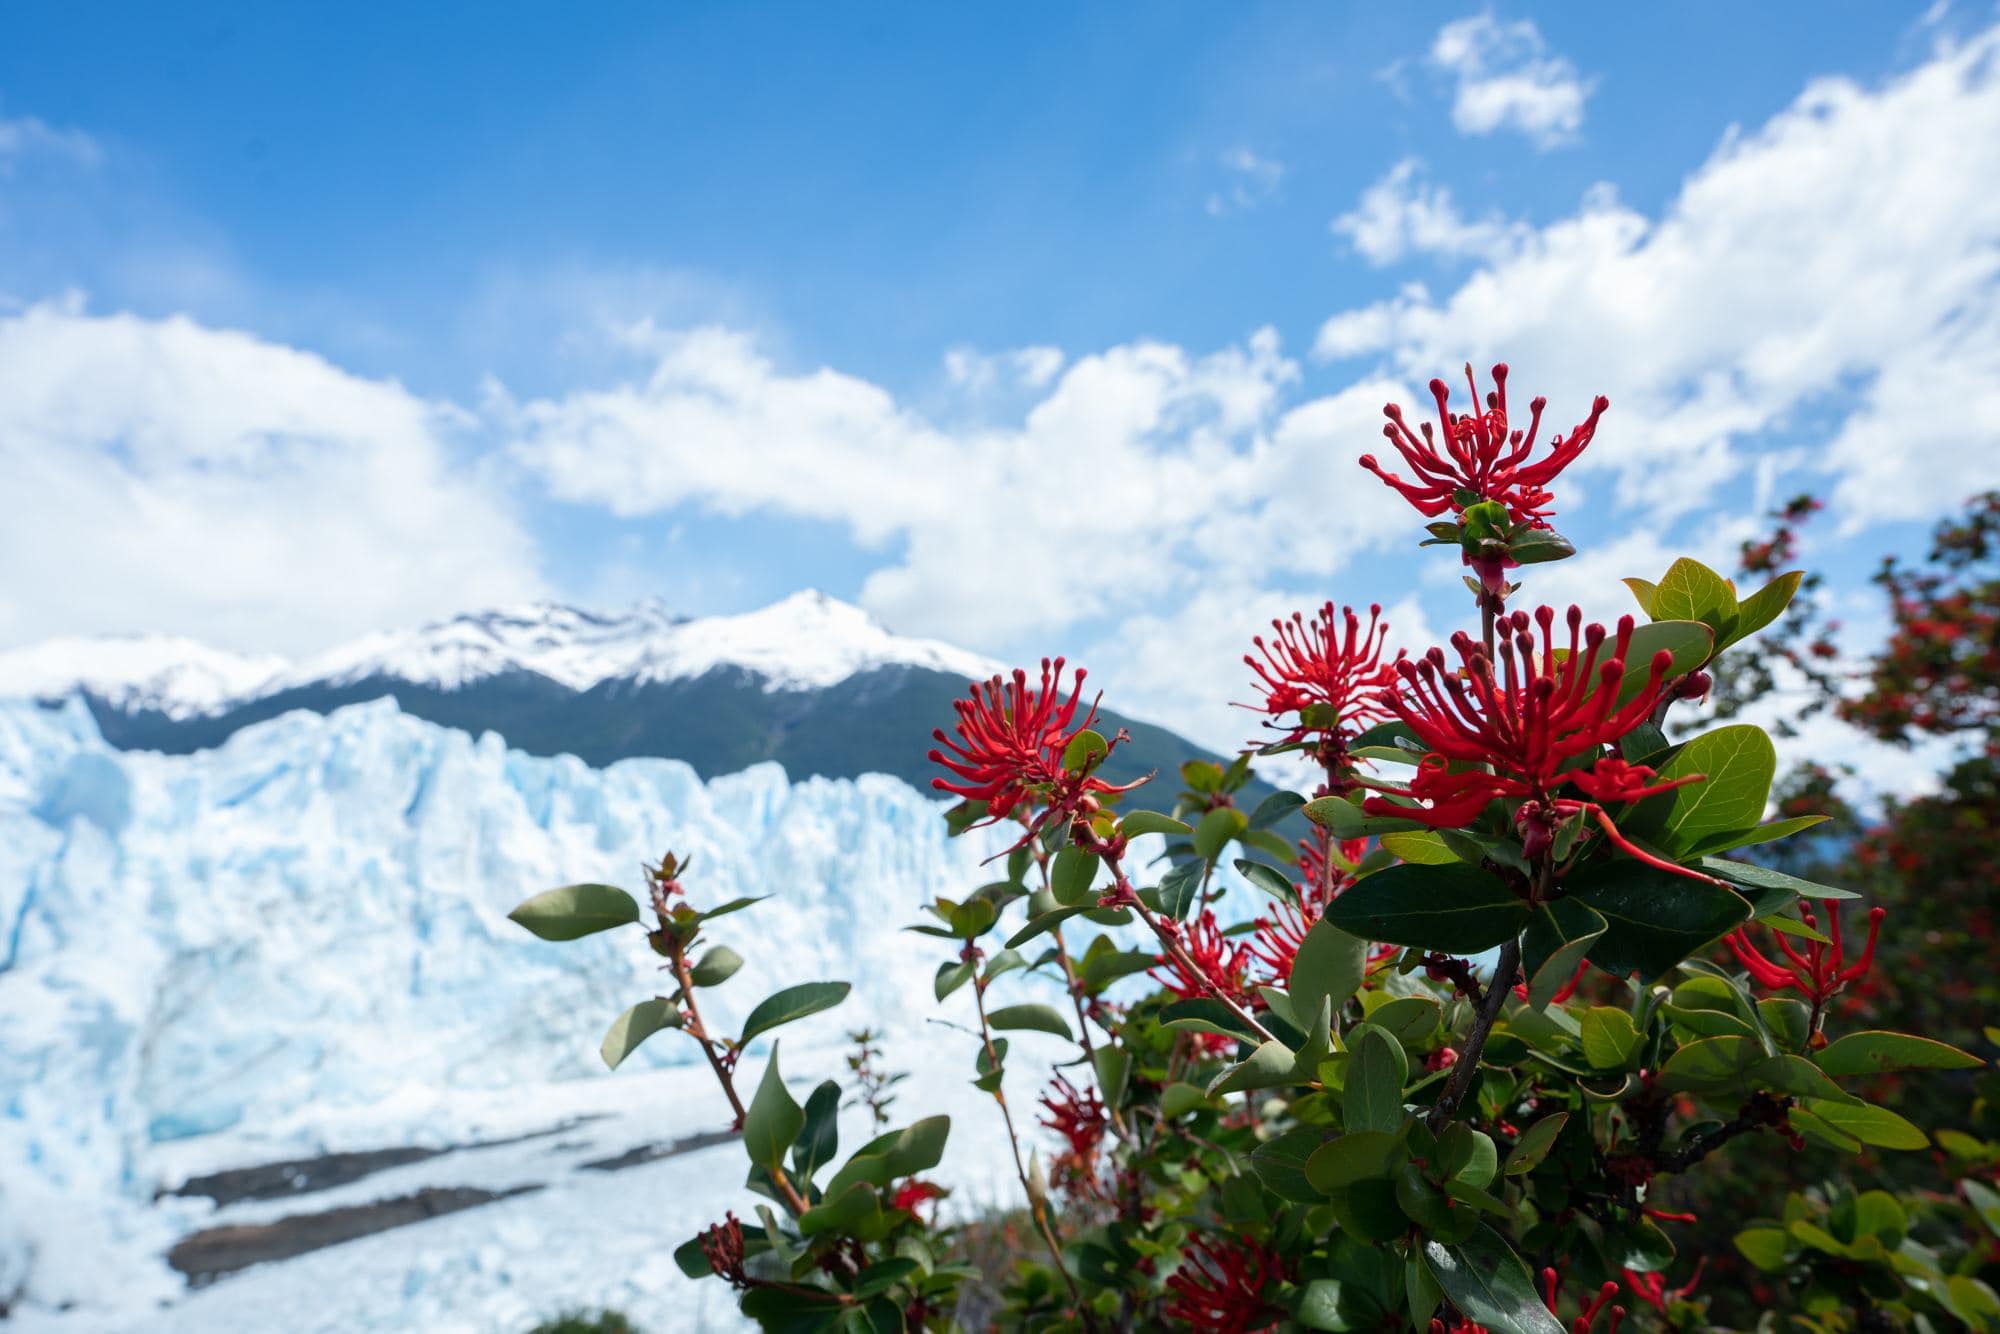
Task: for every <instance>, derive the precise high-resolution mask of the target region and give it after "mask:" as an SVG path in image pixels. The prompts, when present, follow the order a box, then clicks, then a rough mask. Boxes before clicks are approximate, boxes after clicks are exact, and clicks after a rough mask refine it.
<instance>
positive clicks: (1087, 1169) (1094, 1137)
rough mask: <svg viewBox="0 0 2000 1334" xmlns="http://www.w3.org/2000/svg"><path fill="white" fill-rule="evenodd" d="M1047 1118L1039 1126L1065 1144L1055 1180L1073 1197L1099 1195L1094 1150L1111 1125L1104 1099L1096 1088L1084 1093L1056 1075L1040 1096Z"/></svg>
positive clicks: (1095, 1152) (1058, 1162)
mask: <svg viewBox="0 0 2000 1334" xmlns="http://www.w3.org/2000/svg"><path fill="white" fill-rule="evenodd" d="M1041 1104H1042V1106H1043V1107H1045V1108H1046V1109H1048V1113H1049V1114H1048V1115H1047V1116H1045V1117H1043V1118H1042V1119H1041V1124H1042V1125H1044V1126H1046V1127H1048V1128H1049V1129H1050V1130H1053V1131H1055V1132H1056V1133H1057V1134H1058V1135H1061V1136H1062V1137H1063V1139H1064V1141H1065V1142H1066V1144H1067V1145H1068V1147H1067V1148H1066V1149H1065V1150H1064V1151H1063V1153H1062V1155H1061V1156H1060V1157H1059V1158H1058V1159H1057V1160H1056V1163H1055V1178H1056V1180H1057V1182H1058V1183H1060V1184H1061V1185H1063V1186H1064V1187H1066V1188H1067V1189H1068V1190H1069V1191H1070V1192H1071V1193H1072V1194H1081V1195H1095V1194H1097V1193H1098V1181H1097V1149H1098V1146H1099V1145H1100V1144H1102V1143H1103V1142H1104V1132H1105V1129H1106V1127H1108V1126H1109V1125H1110V1124H1111V1119H1110V1117H1109V1116H1108V1115H1107V1114H1106V1113H1105V1110H1104V1100H1103V1099H1102V1098H1100V1097H1099V1096H1098V1095H1097V1091H1096V1090H1095V1089H1092V1090H1090V1091H1089V1092H1085V1091H1084V1090H1081V1089H1079V1088H1077V1086H1076V1085H1074V1084H1072V1083H1070V1082H1069V1079H1068V1078H1067V1077H1066V1076H1063V1075H1057V1076H1056V1077H1055V1079H1054V1080H1053V1081H1052V1082H1051V1083H1050V1084H1049V1090H1048V1092H1046V1093H1044V1094H1043V1095H1042V1096H1041Z"/></svg>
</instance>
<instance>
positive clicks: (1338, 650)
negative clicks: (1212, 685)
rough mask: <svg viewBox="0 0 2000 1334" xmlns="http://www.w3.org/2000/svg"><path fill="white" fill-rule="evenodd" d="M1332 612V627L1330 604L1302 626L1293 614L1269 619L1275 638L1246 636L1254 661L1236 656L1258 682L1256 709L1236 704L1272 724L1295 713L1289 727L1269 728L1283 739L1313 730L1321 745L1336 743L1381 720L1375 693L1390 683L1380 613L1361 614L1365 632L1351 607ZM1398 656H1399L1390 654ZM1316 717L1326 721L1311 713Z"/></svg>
mask: <svg viewBox="0 0 2000 1334" xmlns="http://www.w3.org/2000/svg"><path fill="white" fill-rule="evenodd" d="M1340 615H1341V621H1340V624H1339V625H1336V624H1335V621H1334V614H1333V603H1331V602H1328V603H1327V604H1326V605H1325V606H1323V607H1321V608H1320V609H1319V613H1318V614H1317V615H1316V616H1314V617H1313V618H1312V620H1310V621H1308V620H1306V618H1305V617H1304V616H1303V615H1302V614H1300V613H1299V612H1293V613H1292V618H1291V619H1290V620H1289V621H1285V620H1274V621H1272V622H1271V628H1272V629H1273V630H1274V631H1276V637H1275V638H1274V639H1273V640H1271V641H1270V642H1268V643H1267V642H1265V639H1264V637H1263V636H1262V635H1256V636H1253V637H1252V639H1251V641H1250V642H1251V643H1253V644H1255V645H1256V646H1257V652H1258V653H1261V654H1262V655H1263V659H1264V660H1263V661H1262V662H1259V661H1258V660H1257V658H1256V657H1254V656H1253V655H1251V654H1248V653H1246V654H1244V655H1243V661H1244V662H1245V663H1247V664H1249V667H1250V670H1251V671H1253V672H1255V673H1257V676H1258V679H1259V680H1260V681H1262V682H1263V687H1262V688H1263V692H1264V702H1263V704H1262V705H1261V706H1259V705H1245V706H1244V707H1246V708H1257V709H1259V711H1260V712H1263V713H1266V714H1269V715H1270V716H1271V718H1273V719H1280V718H1284V717H1285V716H1286V715H1288V714H1296V715H1300V716H1298V717H1296V718H1294V719H1293V720H1292V721H1291V722H1289V723H1277V722H1274V723H1273V724H1272V725H1273V726H1277V727H1280V728H1281V729H1282V730H1284V731H1285V733H1286V737H1285V739H1286V740H1287V741H1300V740H1303V739H1305V738H1306V737H1307V736H1308V735H1311V734H1313V733H1318V734H1320V735H1321V736H1322V737H1323V738H1324V740H1325V741H1326V742H1329V743H1331V742H1337V741H1341V740H1345V739H1346V738H1348V737H1351V736H1353V735H1354V734H1355V733H1356V732H1358V731H1360V730H1362V728H1363V727H1364V725H1366V724H1369V723H1374V722H1379V721H1381V720H1382V719H1384V718H1386V717H1387V716H1388V715H1387V714H1386V713H1384V712H1383V711H1382V706H1381V705H1380V703H1378V702H1377V699H1376V694H1377V692H1378V691H1380V690H1381V689H1382V687H1384V686H1388V685H1392V684H1394V682H1395V679H1396V678H1395V664H1394V662H1393V661H1391V662H1387V663H1385V662H1383V661H1382V648H1383V640H1384V638H1386V637H1387V635H1388V633H1389V627H1388V626H1387V625H1384V624H1383V623H1382V608H1381V607H1379V606H1373V607H1370V608H1369V609H1368V629H1367V631H1366V633H1363V631H1362V629H1361V618H1360V617H1359V616H1357V615H1356V614H1355V612H1354V609H1353V608H1352V607H1342V608H1341V609H1340ZM1402 656H1403V655H1402V653H1401V652H1400V651H1399V652H1398V653H1397V654H1396V657H1397V658H1401V657H1402ZM1308 709H1312V710H1314V711H1315V714H1316V717H1315V720H1314V721H1312V722H1310V723H1309V722H1308V721H1307V720H1306V718H1305V717H1304V713H1305V711H1306V710H1308ZM1322 714H1323V715H1326V716H1324V717H1319V716H1317V715H1322Z"/></svg>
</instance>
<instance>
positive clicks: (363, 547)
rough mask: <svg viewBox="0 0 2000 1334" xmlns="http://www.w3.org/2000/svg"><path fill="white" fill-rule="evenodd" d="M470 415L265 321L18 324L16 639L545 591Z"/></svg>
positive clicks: (231, 633)
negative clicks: (226, 326) (221, 326)
mask: <svg viewBox="0 0 2000 1334" xmlns="http://www.w3.org/2000/svg"><path fill="white" fill-rule="evenodd" d="M467 426H468V419H467V418H466V417H465V415H464V414H463V413H460V412H458V411H457V410H455V409H452V408H449V407H446V406H442V405H439V404H434V403H427V402H425V401H423V400H421V399H418V398H416V397H414V396H413V395H411V394H410V393H408V392H407V391H405V390H404V389H402V388H401V387H400V386H398V385H396V384H394V383H392V382H387V381H379V380H367V379H361V378H358V377H356V376H352V375H349V374H347V373H345V372H343V371H341V370H340V369H339V368H338V367H335V366H333V365H330V364H329V363H327V362H325V361H323V360H321V359H320V358H318V357H315V356H312V355H309V354H307V353H303V352H299V351H295V350H293V349H291V348H288V347H283V346H280V345H276V344H272V343H267V342H262V341H260V340H258V339H256V338H254V337H251V336H250V335H247V334H242V333H234V332H225V331H219V330H214V329H209V328H205V327H203V326H201V325H198V324H195V323H194V322H192V321H190V320H187V319H184V318H175V319H167V320H144V319H139V318H136V317H134V316H130V315H111V316H92V315H89V314H86V313H85V312H84V311H83V310H82V308H81V306H80V303H76V302H71V303H67V304H62V305H37V306H32V307H29V308H28V309H26V310H25V311H21V312H19V313H16V314H11V315H7V316H5V317H0V494H5V495H6V497H7V523H6V525H5V526H4V528H0V568H5V569H6V570H8V571H9V572H10V577H9V579H8V580H7V583H6V586H5V589H4V591H0V639H4V640H5V641H9V642H21V641H24V640H29V639H37V638H41V637H44V636H50V635H57V634H65V633H90V632H102V631H111V630H118V631H125V630H161V631H173V632H177V633H183V634H189V635H194V636H198V637H202V638H206V639H211V640H213V641H216V642H219V643H223V644H229V645H233V646H237V647H254V648H260V649H262V648H275V649H281V650H288V651H299V650H304V649H310V648H316V647H320V646H322V645H323V644H325V643H326V642H327V641H328V640H329V639H331V638H334V637H338V636H345V635H352V634H358V633H360V632H362V631H365V630H370V629H375V628H379V627H380V626H382V625H384V624H395V623H400V622H406V621H410V620H413V619H419V618H423V617H429V616H432V615H437V614H443V613H449V612H454V611H458V610H462V609H463V608H464V607H466V606H469V605H470V606H477V605H481V604H488V603H491V602H494V601H503V600H512V599H517V598H520V597H522V596H525V595H532V594H534V593H537V592H539V591H540V582H539V580H538V579H537V577H536V574H535V569H534V563H533V561H532V559H531V554H530V543H529V540H528V538H527V536H526V534H525V533H524V531H523V530H522V529H521V528H520V527H519V526H518V524H517V523H516V522H515V520H514V518H513V516H512V515H511V513H510V512H509V511H508V509H507V508H506V507H505V506H504V505H503V504H502V503H501V502H500V501H499V499H498V498H497V497H496V495H495V493H494V491H493V489H492V488H491V487H489V486H488V485H486V484H484V483H482V482H481V481H480V480H479V479H478V478H477V477H475V476H472V475H470V474H469V473H468V472H467V471H466V470H465V469H463V468H462V467H460V466H458V465H457V464H456V463H454V461H453V442H454V438H455V437H456V436H458V435H459V434H460V433H461V432H463V431H464V430H465V429H466V427H467Z"/></svg>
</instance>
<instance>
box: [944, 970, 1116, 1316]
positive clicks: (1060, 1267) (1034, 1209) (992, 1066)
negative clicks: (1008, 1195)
mask: <svg viewBox="0 0 2000 1334" xmlns="http://www.w3.org/2000/svg"><path fill="white" fill-rule="evenodd" d="M972 999H973V1003H974V1004H975V1005H976V1006H977V1007H978V1009H979V1041H980V1043H981V1044H982V1045H983V1046H984V1047H985V1049H986V1068H987V1069H988V1070H991V1071H993V1072H995V1073H996V1074H997V1073H998V1071H999V1070H1000V1053H999V1052H997V1051H996V1050H994V1047H993V1026H992V1025H991V1024H989V1023H987V1022H986V979H984V978H978V977H976V978H974V979H973V980H972ZM993 1101H995V1102H997V1103H999V1104H1000V1119H1001V1120H1002V1121H1004V1122H1006V1124H1007V1147H1008V1148H1009V1149H1011V1150H1012V1151H1013V1154H1014V1175H1015V1176H1017V1177H1019V1178H1020V1179H1021V1193H1022V1194H1023V1195H1025V1196H1027V1198H1028V1212H1029V1213H1030V1214H1032V1215H1033V1216H1034V1219H1035V1230H1036V1231H1037V1232H1039V1233H1040V1234H1041V1237H1042V1244H1043V1245H1045V1246H1047V1247H1048V1248H1049V1258H1050V1259H1052V1260H1054V1261H1055V1265H1056V1272H1057V1273H1059V1274H1061V1275H1062V1276H1063V1282H1064V1283H1065V1284H1067V1285H1068V1286H1069V1295H1070V1300H1071V1301H1072V1302H1074V1303H1076V1309H1077V1310H1078V1312H1079V1313H1081V1314H1082V1315H1083V1317H1084V1320H1085V1322H1086V1323H1089V1322H1090V1314H1089V1312H1087V1311H1085V1310H1084V1309H1083V1294H1082V1293H1081V1292H1079V1291H1078V1290H1077V1286H1076V1279H1075V1278H1073V1277H1071V1275H1070V1272H1069V1269H1068V1267H1067V1266H1065V1265H1064V1264H1063V1257H1062V1243H1061V1242H1059V1241H1057V1240H1056V1230H1055V1226H1054V1225H1053V1224H1052V1223H1050V1222H1049V1209H1048V1201H1047V1200H1046V1199H1044V1198H1043V1197H1042V1196H1040V1195H1039V1194H1037V1193H1036V1191H1035V1188H1034V1187H1033V1186H1032V1185H1030V1184H1029V1183H1028V1168H1027V1164H1026V1163H1024V1162H1023V1161H1022V1160H1021V1137H1020V1135H1019V1133H1017V1132H1016V1131H1015V1129H1014V1113H1013V1111H1012V1110H1011V1109H1009V1108H1008V1106H1007V1093H1006V1090H1005V1089H1002V1088H1001V1087H1000V1085H999V1084H998V1082H995V1084H994V1086H993ZM1090 1327H1091V1328H1093V1329H1094V1328H1096V1326H1095V1325H1094V1324H1091V1325H1090Z"/></svg>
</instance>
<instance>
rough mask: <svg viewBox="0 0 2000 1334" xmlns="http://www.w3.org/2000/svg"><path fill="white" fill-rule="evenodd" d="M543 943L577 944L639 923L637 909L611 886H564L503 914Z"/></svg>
mask: <svg viewBox="0 0 2000 1334" xmlns="http://www.w3.org/2000/svg"><path fill="white" fill-rule="evenodd" d="M507 920H508V921H510V922H518V923H519V924H520V925H522V926H524V927H526V928H528V930H530V931H532V932H534V933H535V934H536V935H538V936H540V937H541V938H542V939H543V940H577V939H579V938H581V937H583V936H588V935H593V934H595V933H597V932H599V931H609V930H610V929H611V928H612V927H614V926H628V925H630V924H631V923H633V922H636V921H638V920H639V905H638V903H637V902H636V901H635V900H634V899H633V898H632V896H631V895H630V894H627V893H626V892H625V891H624V890H622V889H619V888H617V887H615V886H612V885H564V886H563V887H562V888H561V889H551V890H546V891H544V892H543V893H540V894H537V895H535V897H533V898H532V899H529V900H528V901H527V902H526V903H523V904H522V905H521V906H520V907H518V908H516V909H514V911H512V912H510V913H508V914H507Z"/></svg>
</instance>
